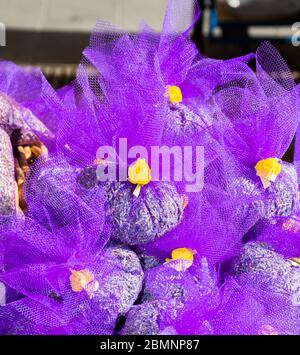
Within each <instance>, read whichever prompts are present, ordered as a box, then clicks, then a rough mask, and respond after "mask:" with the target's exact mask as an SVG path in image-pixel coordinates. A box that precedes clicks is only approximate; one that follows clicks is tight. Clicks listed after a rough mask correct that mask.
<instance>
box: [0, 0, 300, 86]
mask: <svg viewBox="0 0 300 355" xmlns="http://www.w3.org/2000/svg"><path fill="white" fill-rule="evenodd" d="M184 1H187V2H189V1H190V17H191V18H192V15H193V2H192V0H184ZM166 4H167V0H151V1H149V0H0V23H2V24H3V25H5V28H6V46H0V51H1V58H4V59H8V60H12V61H14V62H16V63H18V64H22V65H28V64H29V65H38V66H40V67H41V68H42V70H43V71H44V73H45V75H46V76H47V78H48V79H49V81H50V82H51V84H52V85H54V86H55V87H60V86H62V85H64V84H66V83H68V82H69V81H70V80H71V79H72V78H73V76H74V71H75V68H76V64H77V63H78V62H79V60H80V57H81V52H82V50H83V48H84V47H85V46H86V45H87V44H88V40H89V34H90V31H91V29H92V28H93V26H94V25H95V23H96V21H97V19H99V18H100V19H104V20H108V21H110V22H112V23H114V24H116V25H117V26H119V27H120V28H124V29H126V30H127V31H129V32H131V33H134V32H136V31H137V30H138V28H139V24H140V20H141V19H143V20H144V21H145V22H147V23H148V24H149V25H150V26H151V27H153V28H154V29H155V30H157V31H159V30H160V28H161V25H162V21H163V16H164V11H165V7H166ZM199 4H200V6H201V9H202V13H201V17H200V19H199V21H198V22H197V23H196V25H195V28H194V31H193V34H192V38H193V40H194V41H195V43H196V45H197V46H198V48H199V49H200V51H201V52H202V53H203V54H204V55H207V56H210V57H213V58H219V59H222V58H224V59H225V58H229V57H233V56H239V55H242V54H245V53H247V52H249V51H255V50H256V48H257V46H258V44H259V43H260V42H261V41H263V40H265V39H267V40H270V41H271V42H272V43H273V44H274V45H275V46H276V47H277V48H278V49H279V50H280V52H281V53H282V55H283V56H284V57H285V58H286V60H287V62H288V64H289V65H290V67H291V69H292V70H293V73H294V75H295V79H296V80H300V23H298V24H297V22H298V21H299V22H300V0H199Z"/></svg>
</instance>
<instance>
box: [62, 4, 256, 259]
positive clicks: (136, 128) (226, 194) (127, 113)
mask: <svg viewBox="0 0 300 355" xmlns="http://www.w3.org/2000/svg"><path fill="white" fill-rule="evenodd" d="M174 4H177V2H172V1H170V3H169V7H168V9H167V14H166V19H165V24H164V27H163V31H162V34H161V36H158V35H157V34H154V33H153V32H152V31H151V30H150V29H149V28H147V27H143V29H142V30H141V31H140V33H138V34H137V36H134V37H132V36H129V35H128V34H126V33H124V32H120V31H117V30H116V29H115V28H114V27H113V26H109V25H107V24H103V23H101V22H99V23H98V25H97V26H96V29H95V31H94V32H93V34H92V36H91V42H90V46H89V47H88V48H87V49H86V50H85V51H84V58H83V60H82V62H81V64H80V65H79V67H78V71H77V77H76V80H75V82H74V83H73V84H72V86H69V87H67V88H65V89H64V90H63V91H62V92H61V93H60V97H61V98H62V100H63V102H64V107H65V108H66V111H65V114H64V117H63V118H62V119H61V120H60V123H59V130H58V132H57V149H58V151H59V152H61V153H62V154H63V155H64V156H65V157H66V158H67V159H68V161H69V162H70V163H71V164H72V165H73V166H76V167H78V169H81V172H80V174H79V177H78V180H77V181H78V184H79V185H80V186H81V188H83V189H85V190H86V193H87V194H88V190H89V188H91V187H95V185H96V184H97V179H96V170H97V169H96V166H95V164H94V163H95V158H96V153H97V150H98V148H99V147H102V146H104V145H108V146H110V147H113V148H115V149H116V150H117V151H118V150H119V148H120V144H119V139H120V138H126V139H127V148H128V150H129V149H130V148H133V147H134V146H137V145H138V146H143V147H144V148H146V149H147V150H150V149H151V147H153V146H162V145H166V146H168V147H173V146H178V147H179V148H180V149H183V147H186V146H189V147H191V148H192V149H193V151H195V150H196V149H197V147H199V146H203V147H204V149H205V160H204V167H205V174H204V176H205V185H204V190H203V191H202V192H201V193H200V192H197V193H186V191H185V182H183V181H175V179H174V177H173V176H172V177H171V183H166V182H161V181H158V182H157V181H151V182H150V183H149V184H148V185H145V186H143V187H142V188H141V192H140V195H139V197H138V199H135V200H134V199H133V197H132V192H133V191H134V186H133V185H132V184H131V183H129V182H128V181H123V182H121V183H119V182H117V183H115V182H112V183H106V184H101V185H104V189H105V194H106V198H107V207H108V208H107V211H108V213H107V215H108V219H109V220H110V222H111V224H112V226H113V233H112V236H113V238H115V239H118V240H120V241H123V242H126V243H129V244H131V245H139V244H147V243H149V242H152V241H155V240H157V239H158V243H157V244H154V245H151V246H149V247H150V248H151V252H152V253H153V254H157V255H158V254H160V253H162V254H163V255H165V254H169V253H170V252H171V250H172V249H174V248H176V247H181V246H185V247H190V248H194V249H197V250H198V252H199V253H201V255H207V256H208V257H211V258H212V260H213V261H219V260H221V259H222V258H223V257H224V255H226V254H227V253H230V252H231V249H232V248H233V247H234V246H235V245H236V243H238V242H240V241H241V239H242V236H243V235H244V234H245V233H246V232H247V231H248V229H249V228H250V227H252V226H253V225H254V224H255V223H256V221H257V220H258V218H259V217H258V216H257V214H258V213H257V211H253V213H252V211H250V213H249V211H248V210H247V208H244V207H245V205H246V206H247V204H249V203H250V202H252V201H253V200H257V196H247V195H245V194H244V195H243V196H240V195H233V194H232V189H230V181H232V177H233V176H236V175H237V171H238V169H239V167H237V166H236V162H235V161H234V160H233V159H232V157H231V156H230V154H229V153H228V152H227V151H225V150H224V146H223V145H222V144H220V143H219V137H218V136H217V135H216V132H215V130H214V129H213V128H211V123H208V122H207V119H206V118H207V116H208V114H206V116H205V115H204V116H205V117H204V116H203V115H202V116H201V115H200V114H198V111H197V110H196V105H194V106H193V105H192V104H191V105H189V103H188V102H189V100H188V98H189V97H193V98H194V99H195V100H196V98H197V100H198V102H199V105H198V106H199V107H200V106H202V107H203V110H204V109H205V108H206V107H207V108H208V107H209V109H210V110H213V107H214V100H213V92H214V90H216V88H217V87H218V86H219V85H220V84H221V83H223V84H225V83H226V82H227V83H228V82H230V80H231V79H232V77H238V75H239V72H238V71H235V72H234V71H233V70H232V69H233V68H236V66H237V64H235V63H239V62H241V63H244V62H247V61H248V60H249V59H250V58H251V56H247V57H244V58H240V59H235V60H231V61H226V62H223V61H213V60H211V61H206V62H205V63H207V71H206V72H205V75H204V74H203V76H199V73H200V72H201V70H202V65H201V64H200V61H199V62H198V60H200V59H201V56H199V55H198V54H197V53H196V51H195V46H194V45H193V44H192V43H191V41H190V40H189V39H188V36H187V35H188V32H189V30H184V31H183V30H182V29H183V28H184V29H186V28H188V29H189V26H177V25H178V24H177V22H176V21H177V20H182V19H184V16H182V14H183V13H185V12H181V11H179V10H178V9H177V10H178V12H176V11H175V8H174V7H173V5H174ZM185 5H186V4H185V3H184V2H180V4H179V2H178V6H179V8H180V9H182V8H185ZM174 11H175V12H174ZM179 13H180V18H178V17H176V16H177V15H178V14H179ZM182 21H185V20H182ZM179 22H180V21H179ZM176 26H177V27H176ZM107 32H109V34H107ZM168 48H169V49H168ZM177 50H178V51H177ZM175 51H177V53H178V57H177V56H176V57H174V55H173V54H174V52H175ZM201 60H202V59H201ZM167 62H169V66H168V65H167ZM196 62H197V64H196ZM176 63H177V64H178V63H181V66H180V68H181V69H180V70H178V71H177V72H176V70H175V69H174V68H175V67H176V65H177V64H176ZM203 64H204V63H203ZM237 67H238V66H237ZM194 69H195V72H194V74H193V75H192V70H194ZM196 69H197V71H196ZM203 70H204V69H203ZM238 70H239V67H238ZM209 72H211V73H213V74H214V75H213V78H212V81H211V82H210V83H209V76H208V73H209ZM226 73H227V75H226ZM231 75H232V77H231ZM202 77H203V85H202V82H201V80H202ZM166 78H169V79H166ZM229 78H230V80H229ZM224 80H225V81H224ZM193 81H194V84H192V82H193ZM184 82H186V85H185V84H183V83H184ZM189 82H190V84H189ZM204 82H207V84H205V85H206V86H207V87H209V89H208V90H204V89H203V87H204ZM173 84H174V85H181V84H182V87H186V89H185V91H184V90H183V89H182V95H183V103H182V105H183V104H184V105H186V109H185V108H183V107H182V106H181V105H179V106H178V107H177V108H176V110H175V111H174V110H173V109H174V107H173V106H174V105H173V104H172V105H170V102H169V101H170V100H169V98H168V97H166V86H167V85H173ZM192 85H194V86H193V94H190V96H189V95H188V94H187V95H186V98H187V100H186V102H185V101H184V100H185V99H184V98H185V96H184V95H185V92H186V93H187V90H188V89H187V87H188V86H190V87H192ZM196 88H199V92H198V94H197V90H196ZM203 90H204V91H205V92H206V93H207V96H205V98H202V99H201V95H202V94H201V92H202V93H203ZM191 92H192V91H191ZM197 95H198V96H197ZM202 96H203V95H202ZM191 101H192V99H191ZM171 106H172V107H171ZM181 110H183V111H184V112H181ZM214 110H215V109H214ZM172 112H173V113H174V112H175V114H174V115H175V116H176V117H177V118H176V117H175V116H174V117H173V118H172V119H170V115H171V114H172V115H173V113H172ZM178 112H179V113H178ZM186 113H187V115H190V114H191V115H192V116H193V117H196V116H197V122H198V123H199V124H200V128H199V124H198V123H197V124H196V125H195V127H194V125H193V124H192V125H191V126H189V124H188V126H187V131H186V132H185V133H183V134H181V133H180V134H178V127H175V126H176V125H177V123H178V122H177V121H178V119H179V118H180V116H181V114H182V115H183V116H185V114H186ZM177 114H178V115H177ZM191 119H193V118H191ZM172 120H173V121H174V122H173V123H175V126H174V124H173V123H172ZM176 120H177V121H176ZM183 120H186V118H184V117H183ZM186 121H187V122H188V121H189V119H187V120H186ZM176 122H177V123H176ZM170 124H171V126H170ZM190 128H192V129H191V130H190ZM194 128H195V129H194ZM179 131H182V132H183V131H184V129H181V127H180V126H179ZM98 158H99V157H98ZM100 158H104V157H102V156H101V157H100ZM146 160H147V159H146ZM107 161H108V163H107V166H108V165H109V163H110V161H109V159H107ZM134 161H135V160H134V158H131V159H128V160H127V159H126V158H125V159H124V160H123V161H122V163H125V166H128V165H129V164H130V163H132V162H134ZM148 162H149V165H150V167H151V168H152V169H153V170H154V168H157V167H156V166H155V164H154V163H153V165H152V164H151V163H152V162H151V161H150V159H149V160H148ZM112 164H114V163H113V162H112ZM200 164H201V162H199V161H197V162H194V161H193V162H191V168H192V169H193V170H194V171H195V169H196V168H197V166H198V165H200ZM118 167H119V166H118ZM176 169H177V170H176ZM178 169H179V168H178V167H177V165H176V162H174V161H173V160H172V159H171V162H170V171H171V172H172V171H175V170H176V171H178ZM162 173H163V172H162V171H159V174H160V175H162ZM126 174H127V172H126ZM126 177H127V175H126ZM83 195H84V191H83ZM83 195H82V196H83ZM133 201H134V202H133ZM186 205H187V206H186ZM240 207H242V208H240ZM208 221H209V222H208ZM204 225H205V228H203V226H204ZM176 226H177V227H176ZM169 233H170V234H169ZM160 241H161V242H162V244H160Z"/></svg>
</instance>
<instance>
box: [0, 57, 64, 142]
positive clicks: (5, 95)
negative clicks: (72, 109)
mask: <svg viewBox="0 0 300 355" xmlns="http://www.w3.org/2000/svg"><path fill="white" fill-rule="evenodd" d="M0 102H1V110H0V117H1V123H0V125H1V127H2V128H3V129H4V130H6V132H7V133H8V134H10V135H11V134H12V133H13V132H14V131H20V132H19V136H18V140H19V141H20V142H21V143H24V142H26V141H28V140H34V139H35V137H34V136H33V134H35V135H36V136H37V137H38V138H39V139H40V140H41V141H43V142H45V143H47V144H48V145H51V143H52V141H53V138H54V136H53V131H52V129H53V128H54V127H52V126H51V124H50V121H51V120H50V117H51V116H52V117H53V118H52V122H53V123H54V122H56V119H55V118H54V115H55V113H54V112H53V107H54V106H55V107H56V106H58V105H59V101H58V100H57V98H56V94H55V91H54V90H53V89H52V88H51V86H50V85H49V83H48V82H47V80H46V79H45V77H44V76H43V74H42V72H41V71H40V70H39V69H37V68H32V67H24V68H21V67H19V66H17V65H15V64H14V63H12V62H8V61H3V60H2V61H0ZM46 112H47V117H48V124H49V127H46V126H45V125H44V124H43V122H42V120H41V119H40V118H41V116H43V115H44V114H45V113H46Z"/></svg>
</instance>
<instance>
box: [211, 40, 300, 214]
mask: <svg viewBox="0 0 300 355" xmlns="http://www.w3.org/2000/svg"><path fill="white" fill-rule="evenodd" d="M238 66H239V67H240V74H239V75H240V76H239V78H238V80H236V81H235V82H233V83H231V84H230V85H227V86H224V87H220V88H219V90H218V92H216V94H215V97H214V98H215V102H216V106H217V107H218V109H217V110H216V115H217V116H218V123H216V124H215V125H214V128H215V129H216V134H218V135H219V139H220V140H221V141H222V142H223V144H224V145H225V146H226V149H228V151H230V152H231V154H233V156H234V157H235V158H236V161H238V162H240V164H242V165H243V167H244V169H245V172H244V175H243V176H240V177H239V176H237V177H236V179H234V180H233V190H234V191H236V193H238V194H240V193H245V194H249V195H258V194H259V193H261V195H262V197H263V199H262V201H261V202H260V203H259V204H258V205H256V206H254V208H256V209H257V210H258V211H260V213H261V217H262V218H265V219H266V220H267V221H271V220H272V219H274V218H275V219H276V217H284V216H292V215H293V213H294V212H295V211H296V210H297V208H298V204H299V193H298V180H297V174H296V170H295V167H294V166H293V165H291V164H288V163H284V162H282V161H281V160H280V159H281V158H282V156H283V155H284V153H285V152H286V150H287V149H288V147H289V145H290V144H291V142H292V139H293V137H294V134H295V132H296V129H297V125H298V121H299V107H300V106H299V95H298V92H299V86H296V84H295V83H294V80H293V75H292V73H291V72H290V71H289V69H288V67H287V65H286V63H285V62H284V61H283V59H282V58H281V56H280V55H279V54H278V52H277V51H276V49H275V48H273V47H272V46H271V45H270V44H269V43H263V44H262V45H261V46H260V47H259V49H258V50H257V53H256V74H254V72H252V70H250V68H248V67H247V66H246V65H244V64H242V63H238ZM233 103H234V104H233ZM270 159H271V160H272V159H273V162H272V163H273V164H275V162H274V160H277V162H278V164H280V165H281V171H280V172H279V173H278V172H277V173H276V174H274V175H272V174H273V173H272V172H271V171H270V170H269V171H268V168H271V170H272V169H274V168H275V165H276V164H275V165H274V166H271V167H267V166H266V164H267V163H268V164H271V163H270ZM264 162H265V163H264ZM256 168H257V173H256V175H257V176H255V169H256ZM259 169H266V170H265V171H261V170H259ZM247 170H248V171H247ZM266 174H269V176H267V177H265V178H264V177H263V175H266ZM271 175H272V176H271ZM262 180H265V181H262ZM263 185H264V186H263Z"/></svg>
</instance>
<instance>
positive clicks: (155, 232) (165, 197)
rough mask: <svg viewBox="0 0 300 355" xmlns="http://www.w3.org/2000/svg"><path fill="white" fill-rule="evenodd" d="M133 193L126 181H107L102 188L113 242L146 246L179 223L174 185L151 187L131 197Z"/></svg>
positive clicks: (153, 185) (179, 210)
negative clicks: (106, 202)
mask: <svg viewBox="0 0 300 355" xmlns="http://www.w3.org/2000/svg"><path fill="white" fill-rule="evenodd" d="M133 190H134V185H132V184H131V183H129V182H109V183H107V184H106V186H105V193H106V199H107V201H108V208H107V213H108V216H109V218H110V220H111V222H112V225H113V227H114V233H113V238H114V239H115V240H119V241H121V242H124V243H127V244H130V245H137V244H144V243H148V242H151V241H154V240H156V239H158V238H159V237H161V236H162V235H163V234H165V233H166V232H168V231H169V230H171V229H173V228H175V227H176V226H177V225H178V224H179V223H180V221H181V218H182V214H183V206H182V200H181V197H180V195H179V194H178V193H177V191H176V189H175V187H174V186H172V185H171V184H169V183H164V182H161V183H157V184H150V185H147V186H144V187H143V188H142V192H141V194H140V195H139V197H135V196H133Z"/></svg>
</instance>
